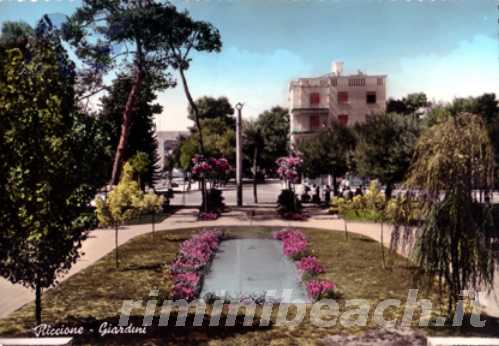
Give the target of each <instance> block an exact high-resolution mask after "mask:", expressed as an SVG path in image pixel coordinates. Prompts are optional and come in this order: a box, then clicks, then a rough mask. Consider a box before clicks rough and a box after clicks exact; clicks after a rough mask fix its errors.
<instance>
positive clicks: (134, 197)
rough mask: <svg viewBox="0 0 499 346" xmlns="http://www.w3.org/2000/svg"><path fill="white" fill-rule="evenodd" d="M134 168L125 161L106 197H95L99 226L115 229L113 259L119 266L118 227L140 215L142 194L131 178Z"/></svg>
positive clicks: (136, 183)
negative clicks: (114, 184)
mask: <svg viewBox="0 0 499 346" xmlns="http://www.w3.org/2000/svg"><path fill="white" fill-rule="evenodd" d="M134 173H135V172H134V169H133V167H132V165H131V164H130V163H128V162H127V163H125V165H124V166H123V172H122V175H121V178H120V181H119V183H118V184H117V185H116V186H115V187H114V188H113V190H112V191H111V192H109V193H108V195H107V198H106V199H102V198H100V197H99V198H97V201H96V206H97V219H98V220H99V224H100V225H101V226H110V227H113V228H114V230H115V246H116V248H115V259H116V268H118V267H119V254H118V229H119V227H120V226H121V225H123V224H124V223H125V222H127V221H129V220H131V219H134V218H136V217H137V216H139V215H140V212H141V208H142V199H143V194H142V191H141V189H140V186H139V184H138V182H137V181H135V180H134V179H133V175H134Z"/></svg>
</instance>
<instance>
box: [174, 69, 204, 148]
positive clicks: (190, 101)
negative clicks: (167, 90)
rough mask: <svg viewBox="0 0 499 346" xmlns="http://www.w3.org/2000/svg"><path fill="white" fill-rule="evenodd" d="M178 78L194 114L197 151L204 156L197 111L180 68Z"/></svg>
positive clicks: (182, 70)
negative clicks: (197, 137) (197, 141)
mask: <svg viewBox="0 0 499 346" xmlns="http://www.w3.org/2000/svg"><path fill="white" fill-rule="evenodd" d="M179 73H180V78H181V79H182V85H183V86H184V92H185V96H186V97H187V101H188V102H189V105H190V106H191V108H192V111H193V112H194V122H195V123H196V128H197V130H198V134H199V139H198V140H199V149H200V150H201V155H203V156H205V150H204V140H203V132H202V131H201V119H200V118H199V109H198V107H197V106H196V103H195V102H194V99H193V98H192V95H191V92H190V91H189V86H188V85H187V79H186V78H185V72H184V69H183V68H182V67H180V68H179Z"/></svg>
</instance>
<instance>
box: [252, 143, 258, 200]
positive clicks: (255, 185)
mask: <svg viewBox="0 0 499 346" xmlns="http://www.w3.org/2000/svg"><path fill="white" fill-rule="evenodd" d="M257 160H258V147H257V146H255V150H254V152H253V201H254V202H255V203H258V193H257V168H258V165H257Z"/></svg>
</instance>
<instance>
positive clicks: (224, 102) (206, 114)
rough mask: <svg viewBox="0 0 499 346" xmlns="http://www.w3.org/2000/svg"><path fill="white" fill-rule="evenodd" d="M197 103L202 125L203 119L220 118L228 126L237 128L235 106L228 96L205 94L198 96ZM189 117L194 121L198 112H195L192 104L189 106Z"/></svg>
mask: <svg viewBox="0 0 499 346" xmlns="http://www.w3.org/2000/svg"><path fill="white" fill-rule="evenodd" d="M195 104H196V107H197V109H198V112H199V118H200V119H201V125H202V122H203V120H207V119H220V120H222V121H223V122H224V123H225V125H226V126H227V127H230V128H235V126H236V119H235V118H234V108H233V107H232V105H231V104H230V102H229V99H227V97H225V96H221V97H218V98H214V97H210V96H203V97H200V98H198V99H197V100H196V102H195ZM189 119H191V120H193V121H195V120H196V114H195V113H194V109H193V108H192V106H189Z"/></svg>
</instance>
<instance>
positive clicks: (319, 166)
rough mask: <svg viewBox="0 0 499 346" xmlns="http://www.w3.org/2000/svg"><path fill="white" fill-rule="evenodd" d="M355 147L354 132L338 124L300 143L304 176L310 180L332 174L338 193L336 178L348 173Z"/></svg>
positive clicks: (299, 148)
mask: <svg viewBox="0 0 499 346" xmlns="http://www.w3.org/2000/svg"><path fill="white" fill-rule="evenodd" d="M354 147H355V136H354V134H353V132H352V130H351V129H350V128H347V127H345V126H342V125H340V124H337V123H333V124H332V125H331V127H329V128H327V129H323V130H321V131H320V132H319V133H318V134H317V135H314V136H312V137H309V138H304V139H303V140H302V141H300V142H299V143H298V151H299V152H300V153H301V156H302V157H303V172H304V174H305V175H306V176H307V177H310V178H315V177H319V176H321V175H328V174H331V175H332V176H333V181H334V189H335V192H336V191H337V188H338V186H337V184H336V178H337V177H341V176H343V175H344V174H345V173H346V172H347V171H348V169H349V156H350V154H351V151H352V150H353V149H354Z"/></svg>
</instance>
